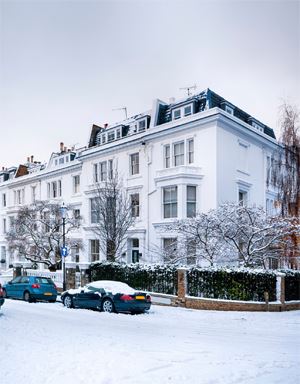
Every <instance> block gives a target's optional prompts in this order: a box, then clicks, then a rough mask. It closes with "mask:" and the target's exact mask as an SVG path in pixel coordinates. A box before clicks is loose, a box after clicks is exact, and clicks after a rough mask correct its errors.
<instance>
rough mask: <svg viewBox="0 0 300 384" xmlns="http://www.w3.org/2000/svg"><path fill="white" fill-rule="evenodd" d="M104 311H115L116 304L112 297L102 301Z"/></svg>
mask: <svg viewBox="0 0 300 384" xmlns="http://www.w3.org/2000/svg"><path fill="white" fill-rule="evenodd" d="M102 311H103V312H109V313H111V312H114V311H115V309H114V305H113V303H112V301H111V300H110V299H104V300H103V302H102Z"/></svg>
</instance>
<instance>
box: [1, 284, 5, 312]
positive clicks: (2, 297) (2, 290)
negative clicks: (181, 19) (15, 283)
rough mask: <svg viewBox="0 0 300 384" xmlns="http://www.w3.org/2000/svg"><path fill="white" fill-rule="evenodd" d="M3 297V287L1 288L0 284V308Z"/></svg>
mask: <svg viewBox="0 0 300 384" xmlns="http://www.w3.org/2000/svg"><path fill="white" fill-rule="evenodd" d="M4 301H5V300H4V297H3V289H2V286H1V284H0V308H1V306H2V305H3V304H4Z"/></svg>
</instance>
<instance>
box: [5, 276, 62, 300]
mask: <svg viewBox="0 0 300 384" xmlns="http://www.w3.org/2000/svg"><path fill="white" fill-rule="evenodd" d="M3 296H4V297H5V298H7V297H11V298H14V299H23V300H25V301H27V302H29V303H30V302H34V301H36V300H43V301H49V302H50V303H52V302H53V303H54V302H55V301H56V297H57V289H56V286H55V284H54V282H53V281H52V280H51V279H50V278H48V277H40V276H18V277H16V278H14V279H13V280H11V281H9V282H8V283H6V284H4V286H3Z"/></svg>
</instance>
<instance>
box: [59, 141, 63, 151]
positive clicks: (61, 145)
mask: <svg viewBox="0 0 300 384" xmlns="http://www.w3.org/2000/svg"><path fill="white" fill-rule="evenodd" d="M63 150H64V143H63V142H61V143H60V152H62V151H63Z"/></svg>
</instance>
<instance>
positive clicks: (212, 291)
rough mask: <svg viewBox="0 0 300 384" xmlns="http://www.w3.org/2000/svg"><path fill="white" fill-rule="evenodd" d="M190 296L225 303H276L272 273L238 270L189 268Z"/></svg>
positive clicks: (274, 282) (274, 280) (188, 288)
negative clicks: (267, 295)
mask: <svg viewBox="0 0 300 384" xmlns="http://www.w3.org/2000/svg"><path fill="white" fill-rule="evenodd" d="M187 290H188V294H189V295H190V296H196V297H206V298H214V299H227V300H246V301H265V296H264V292H268V293H269V300H270V301H275V300H276V273H275V271H269V270H255V269H238V268H197V267H194V268H190V269H189V270H188V273H187Z"/></svg>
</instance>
